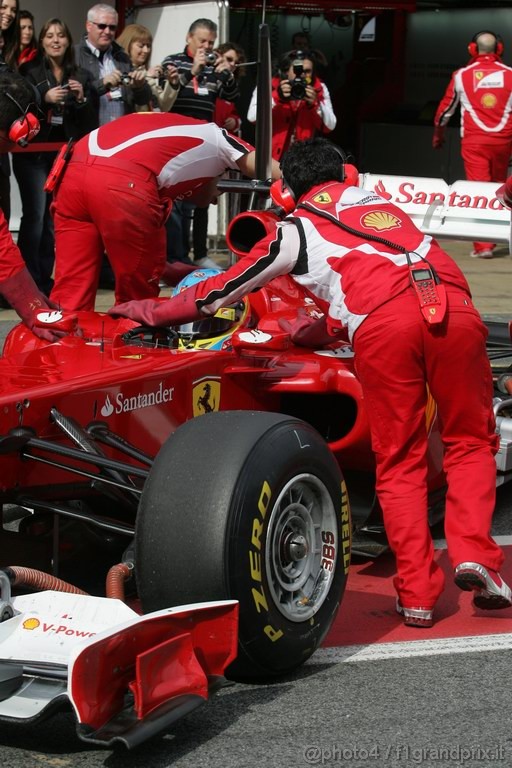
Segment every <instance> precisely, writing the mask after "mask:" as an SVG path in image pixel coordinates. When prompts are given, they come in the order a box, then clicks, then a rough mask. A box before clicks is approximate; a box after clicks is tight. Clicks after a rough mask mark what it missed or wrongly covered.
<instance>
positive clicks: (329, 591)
mask: <svg viewBox="0 0 512 768" xmlns="http://www.w3.org/2000/svg"><path fill="white" fill-rule="evenodd" d="M135 541H136V543H135V550H136V579H137V586H138V593H139V597H140V600H141V605H142V608H143V610H144V611H145V612H148V611H155V610H159V609H163V608H168V607H171V606H174V605H184V604H188V603H195V602H204V601H209V600H225V599H236V600H238V601H239V603H240V606H239V608H240V622H239V653H238V657H237V659H236V661H235V662H233V664H231V665H230V667H229V669H228V676H229V677H231V678H233V679H236V680H257V679H264V678H268V677H272V676H275V675H281V674H285V673H287V672H290V671H291V670H293V669H294V668H296V667H297V666H299V665H300V664H302V663H303V662H304V661H305V660H306V659H307V658H308V657H309V656H311V654H312V653H313V652H314V651H315V649H316V648H317V647H318V646H319V645H320V643H321V642H322V640H323V638H324V637H325V635H326V633H327V631H328V630H329V628H330V626H331V624H332V622H333V620H334V618H335V616H336V613H337V611H338V608H339V605H340V603H341V600H342V596H343V592H344V589H345V582H346V577H347V572H348V565H349V558H350V512H349V505H348V498H347V494H346V489H345V483H344V481H343V478H342V476H341V472H340V470H339V467H338V465H337V463H336V461H335V459H334V457H333V455H332V453H331V451H330V450H329V448H328V446H327V445H326V443H325V442H324V440H323V439H322V438H321V436H320V435H319V434H318V433H317V432H316V430H315V429H314V428H313V427H311V426H310V425H309V424H307V423H305V422H303V421H301V420H299V419H296V418H292V417H287V416H283V415H281V414H275V413H267V412H249V411H224V412H215V413H210V414H206V415H204V416H200V417H198V418H195V419H192V420H190V421H188V422H186V423H185V424H183V425H182V426H181V427H179V428H178V429H177V430H176V432H175V433H173V434H172V435H171V437H170V438H169V439H168V440H167V442H166V443H165V444H164V445H163V447H162V448H161V450H160V451H159V453H158V455H157V457H156V459H155V462H154V464H153V467H152V468H151V471H150V474H149V477H148V479H147V481H146V483H145V485H144V491H143V494H142V498H141V502H140V506H139V512H138V515H137V523H136V535H135Z"/></svg>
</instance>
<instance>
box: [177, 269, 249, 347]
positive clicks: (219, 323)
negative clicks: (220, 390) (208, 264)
mask: <svg viewBox="0 0 512 768" xmlns="http://www.w3.org/2000/svg"><path fill="white" fill-rule="evenodd" d="M220 274H222V270H221V269H196V270H195V271H194V272H190V274H188V275H187V276H186V277H184V278H183V280H180V282H179V283H178V284H177V285H176V286H175V287H174V288H173V290H172V294H171V295H172V296H177V295H178V294H179V293H181V291H184V290H186V289H187V288H190V287H191V286H192V285H196V283H201V282H202V281H203V280H206V279H207V278H209V277H215V275H220ZM248 314H249V302H248V301H247V299H246V298H243V299H240V300H239V301H237V302H236V303H235V304H230V305H228V306H226V307H221V308H220V309H218V310H217V312H216V313H215V314H214V315H210V316H206V315H205V316H204V317H202V318H201V319H200V320H194V321H193V322H191V323H184V324H182V325H180V326H179V327H178V328H177V329H176V330H177V331H178V348H179V349H190V350H193V349H228V348H229V347H230V346H231V344H230V340H231V336H232V335H233V333H234V331H235V330H236V329H237V328H239V327H240V325H242V323H243V322H244V321H245V319H246V318H247V316H248Z"/></svg>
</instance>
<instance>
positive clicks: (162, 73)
mask: <svg viewBox="0 0 512 768" xmlns="http://www.w3.org/2000/svg"><path fill="white" fill-rule="evenodd" d="M116 42H117V44H118V45H120V46H121V47H122V48H123V49H124V50H125V51H126V53H127V54H128V56H129V57H130V62H131V66H132V72H131V73H130V75H125V76H124V77H127V78H128V82H129V79H130V77H133V79H134V80H135V79H136V80H139V79H140V80H145V81H146V82H147V84H148V85H149V87H150V88H151V100H150V102H149V103H148V104H141V105H137V106H136V108H135V111H136V112H145V111H154V110H157V111H159V112H169V111H170V109H171V107H172V105H173V104H174V102H175V100H176V96H177V95H178V89H179V74H178V70H177V69H176V67H173V66H172V65H169V66H168V67H166V68H165V70H164V68H163V66H162V65H161V64H156V65H155V66H151V65H150V59H151V50H152V48H153V35H152V34H151V32H150V30H149V29H148V28H147V27H144V26H143V25H142V24H128V25H127V26H126V27H125V28H124V29H123V31H122V32H121V34H120V35H119V37H118V38H117V40H116Z"/></svg>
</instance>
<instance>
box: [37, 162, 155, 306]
mask: <svg viewBox="0 0 512 768" xmlns="http://www.w3.org/2000/svg"><path fill="white" fill-rule="evenodd" d="M57 196H58V197H57V199H58V203H59V205H58V206H57V207H56V208H55V209H54V223H55V241H56V249H57V256H58V254H59V253H63V254H65V258H57V259H56V273H55V287H54V289H53V291H52V300H53V301H56V302H58V303H59V304H60V306H62V307H63V308H64V309H66V308H67V307H68V306H71V307H72V308H73V309H77V310H90V309H94V302H95V298H96V290H97V286H98V281H99V276H100V270H101V263H102V257H103V252H104V250H105V251H106V253H107V255H108V258H109V261H110V264H111V266H112V269H113V271H114V274H115V276H116V297H115V298H116V304H119V303H120V302H124V301H129V300H130V299H147V298H154V297H156V296H158V291H159V289H158V283H159V278H160V276H161V274H162V272H163V268H164V266H165V260H166V232H165V227H164V223H165V219H166V217H167V214H168V211H169V207H168V206H167V205H166V204H165V203H164V202H162V200H161V199H160V196H159V194H158V188H157V184H156V179H155V176H154V175H153V174H152V173H150V172H149V171H148V170H145V169H144V168H142V167H137V165H136V164H135V163H131V162H130V163H129V164H128V163H127V164H126V166H124V165H123V163H122V161H119V160H112V161H109V160H105V159H103V158H94V157H92V158H91V157H89V158H88V159H87V160H86V161H85V162H80V161H78V162H77V161H76V160H75V159H74V158H72V159H71V161H70V163H69V165H68V167H67V168H66V173H65V175H64V177H63V179H62V182H61V184H60V186H59V189H58V191H57ZM100 233H101V234H100Z"/></svg>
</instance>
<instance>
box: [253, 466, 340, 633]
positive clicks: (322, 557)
mask: <svg viewBox="0 0 512 768" xmlns="http://www.w3.org/2000/svg"><path fill="white" fill-rule="evenodd" d="M338 546H339V537H338V524H337V515H336V510H335V509H334V505H333V502H332V499H331V496H330V494H329V492H328V490H327V488H326V486H325V485H324V484H323V483H322V482H321V480H319V479H318V477H315V476H314V475H309V474H303V475H297V476H296V477H294V478H292V480H290V482H289V483H288V484H287V485H286V486H285V487H284V488H283V490H282V492H281V493H280V495H279V497H278V499H277V501H276V503H275V504H274V506H273V508H272V512H271V515H270V519H269V526H268V533H267V540H266V547H265V550H266V557H265V564H266V576H267V582H268V585H269V589H270V593H271V595H272V598H273V601H274V603H275V605H276V607H277V608H278V610H279V611H280V612H281V613H282V614H283V616H284V617H285V618H286V619H288V620H289V621H294V622H300V621H307V620H308V619H309V618H311V617H312V616H314V615H315V613H317V611H319V610H320V608H321V607H322V605H323V603H324V602H325V599H326V598H327V595H328V594H329V590H330V587H331V583H332V580H333V578H334V573H335V568H336V565H337V559H338Z"/></svg>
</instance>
